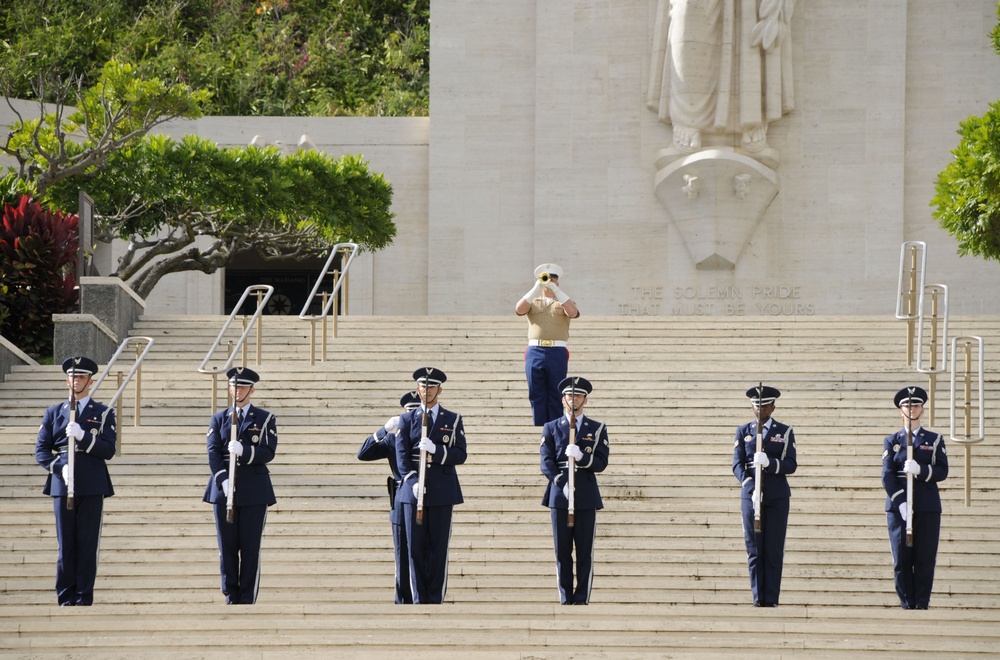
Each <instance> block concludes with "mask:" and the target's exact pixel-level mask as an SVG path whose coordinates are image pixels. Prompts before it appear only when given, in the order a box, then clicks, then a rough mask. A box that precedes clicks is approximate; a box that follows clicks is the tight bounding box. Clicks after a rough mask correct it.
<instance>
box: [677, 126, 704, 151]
mask: <svg viewBox="0 0 1000 660" xmlns="http://www.w3.org/2000/svg"><path fill="white" fill-rule="evenodd" d="M674 146H675V147H677V149H678V150H680V151H682V152H685V153H694V152H696V151H698V150H699V149H701V131H699V130H698V129H697V128H689V127H687V126H678V125H677V124H674Z"/></svg>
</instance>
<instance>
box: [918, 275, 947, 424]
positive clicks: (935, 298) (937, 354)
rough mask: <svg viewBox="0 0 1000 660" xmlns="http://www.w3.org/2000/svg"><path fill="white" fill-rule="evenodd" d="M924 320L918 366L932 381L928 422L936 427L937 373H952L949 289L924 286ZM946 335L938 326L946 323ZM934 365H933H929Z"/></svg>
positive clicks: (920, 328)
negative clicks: (926, 330)
mask: <svg viewBox="0 0 1000 660" xmlns="http://www.w3.org/2000/svg"><path fill="white" fill-rule="evenodd" d="M928 294H929V296H930V305H929V307H930V314H929V315H928V314H926V313H925V312H926V310H927V308H928V304H927V301H925V300H924V296H928ZM919 307H920V318H919V319H918V320H917V345H916V352H917V366H916V369H917V371H918V372H920V373H922V374H927V379H928V390H927V392H928V399H927V404H926V406H927V414H928V419H927V421H928V423H930V424H931V426H933V425H934V410H935V407H936V405H935V404H936V402H937V374H941V373H944V372H945V371H947V370H948V287H947V286H946V285H944V284H927V285H924V290H923V294H922V296H921V299H920V306H919ZM942 319H943V321H944V323H943V333H942V334H941V335H940V336H939V335H938V325H939V323H940V322H941V321H942ZM928 321H929V325H930V340H929V341H928V344H927V353H928V355H927V358H928V359H927V360H924V325H925V324H927V322H928ZM928 362H929V363H930V364H929V365H928V364H927V363H928Z"/></svg>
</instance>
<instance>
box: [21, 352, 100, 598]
mask: <svg viewBox="0 0 1000 660" xmlns="http://www.w3.org/2000/svg"><path fill="white" fill-rule="evenodd" d="M62 369H63V371H64V372H66V385H67V386H68V387H70V388H72V390H73V395H72V397H71V398H72V399H74V400H75V401H76V411H75V413H74V415H75V421H72V422H71V421H70V402H69V401H63V402H62V403H57V404H56V405H54V406H52V407H51V408H49V409H48V410H46V411H45V415H44V416H43V417H42V425H41V427H39V429H38V440H37V441H36V442H35V460H36V461H38V464H39V465H41V466H42V467H43V468H45V470H46V472H48V478H47V479H46V480H45V488H44V489H43V490H42V492H43V493H45V494H46V495H51V496H52V504H53V509H54V510H55V514H56V538H57V539H58V540H59V555H58V558H57V559H56V598H57V600H58V602H59V604H60V605H92V604H93V603H94V582H95V580H96V579H97V558H98V555H99V553H100V546H101V521H102V519H103V516H104V498H105V497H111V496H112V495H114V494H115V491H114V488H112V486H111V475H109V474H108V466H107V461H109V460H111V459H112V457H114V455H115V442H116V440H117V438H118V428H117V425H116V424H115V412H114V411H113V410H112V409H111V408H108V407H107V406H105V405H104V404H103V403H98V402H96V401H94V400H93V399H91V398H90V387H91V385H92V384H93V380H92V378H93V375H94V374H95V373H97V363H96V362H94V361H93V360H91V359H90V358H87V357H83V356H78V357H71V358H68V359H67V360H66V361H65V362H63V363H62ZM71 441H72V442H73V443H74V446H75V450H76V451H75V454H74V459H73V474H72V475H70V473H69V471H70V467H69V451H68V450H69V442H71ZM68 479H72V481H73V497H72V508H71V507H70V506H69V501H68V500H69V498H68V497H67V480H68Z"/></svg>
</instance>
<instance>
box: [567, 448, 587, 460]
mask: <svg viewBox="0 0 1000 660" xmlns="http://www.w3.org/2000/svg"><path fill="white" fill-rule="evenodd" d="M566 457H567V458H572V459H573V460H574V461H579V460H580V459H582V458H583V452H582V451H580V447H579V445H566Z"/></svg>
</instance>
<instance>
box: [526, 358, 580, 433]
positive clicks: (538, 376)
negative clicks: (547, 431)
mask: <svg viewBox="0 0 1000 660" xmlns="http://www.w3.org/2000/svg"><path fill="white" fill-rule="evenodd" d="M568 365H569V349H567V348H566V347H565V346H550V347H544V346H529V347H528V350H527V351H525V353H524V375H525V376H526V377H527V379H528V400H529V401H530V402H531V415H532V418H533V420H534V424H535V426H543V425H544V424H545V423H546V422H550V421H552V420H553V419H556V418H557V417H559V416H560V415H562V414H563V408H562V394H561V393H560V392H559V383H560V382H562V380H563V379H564V378H566V370H567V368H568Z"/></svg>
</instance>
